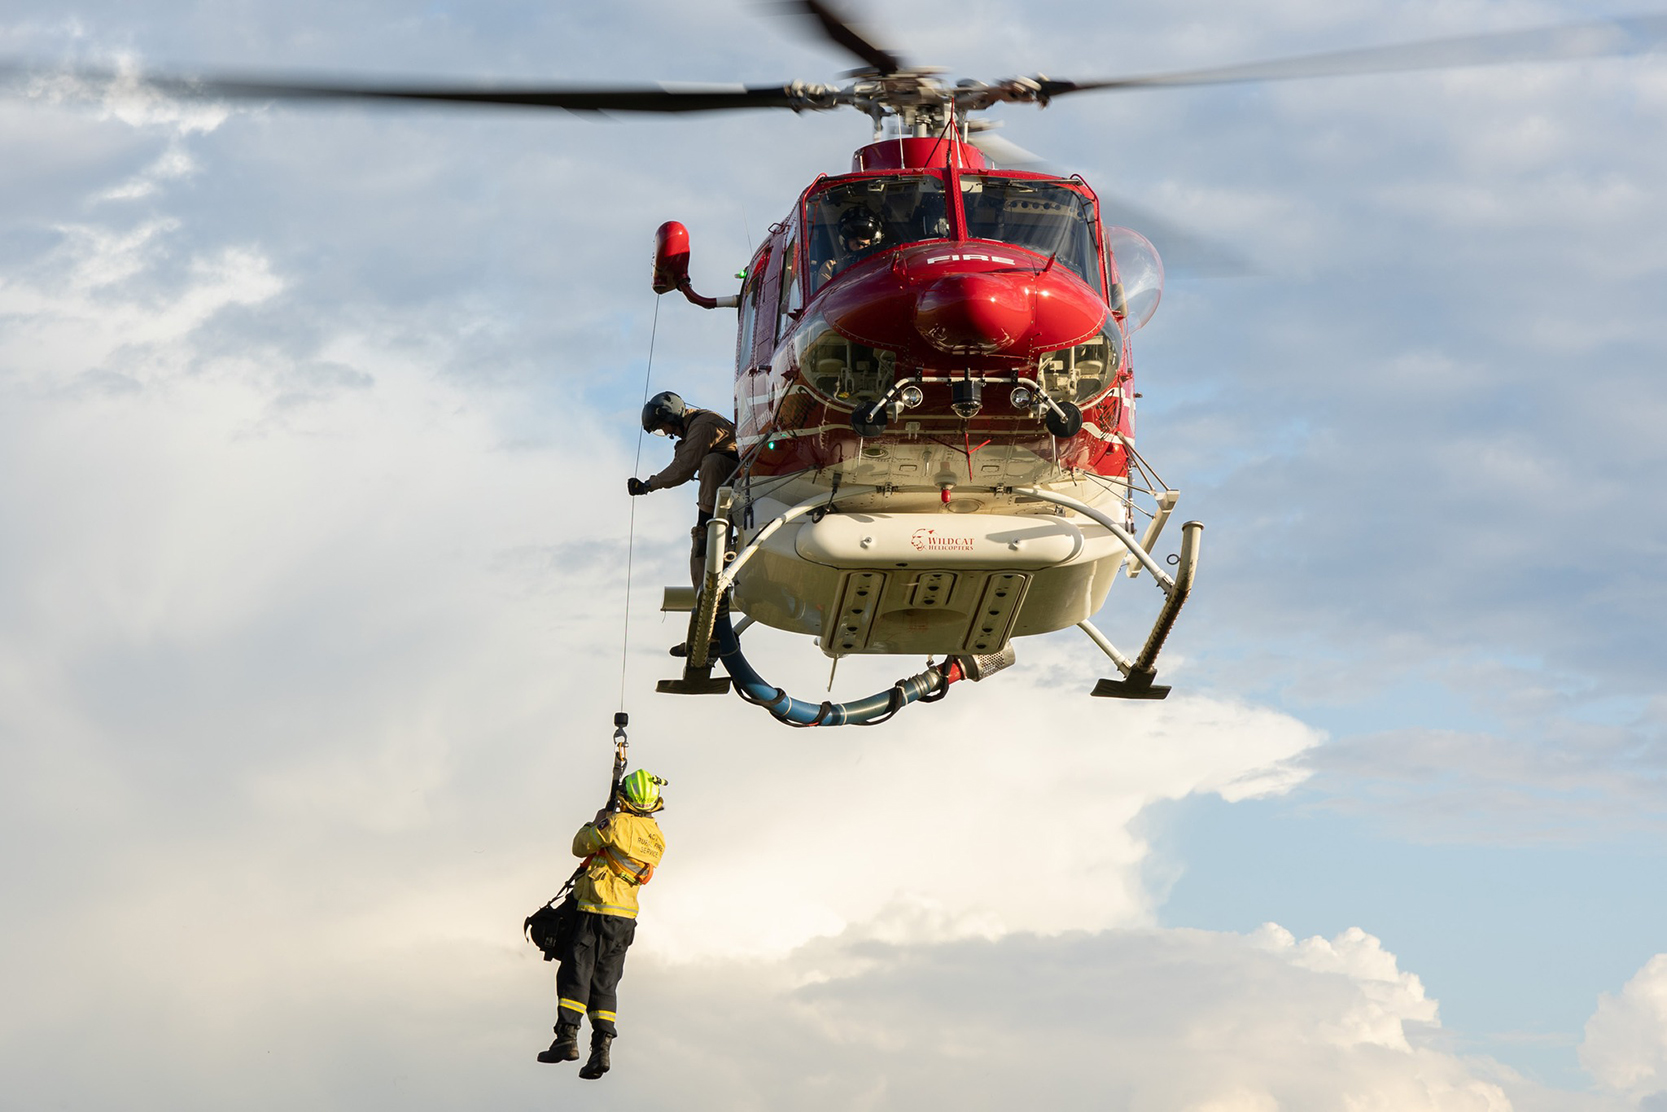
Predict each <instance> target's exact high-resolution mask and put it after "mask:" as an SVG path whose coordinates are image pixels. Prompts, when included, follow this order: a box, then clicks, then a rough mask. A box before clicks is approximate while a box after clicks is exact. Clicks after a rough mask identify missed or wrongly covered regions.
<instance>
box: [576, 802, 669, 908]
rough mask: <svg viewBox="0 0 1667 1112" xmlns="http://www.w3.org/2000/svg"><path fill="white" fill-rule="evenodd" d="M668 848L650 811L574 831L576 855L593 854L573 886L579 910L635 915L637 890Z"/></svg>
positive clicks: (625, 813)
mask: <svg viewBox="0 0 1667 1112" xmlns="http://www.w3.org/2000/svg"><path fill="white" fill-rule="evenodd" d="M665 852H666V840H665V838H664V837H662V836H661V834H660V824H659V823H657V822H655V821H654V819H653V818H652V817H650V816H648V815H633V814H629V813H627V812H623V811H622V812H620V813H619V814H616V815H614V816H613V818H611V819H609V820H608V822H607V824H606V825H604V826H603V827H602V828H601V829H600V830H599V829H597V828H596V825H595V824H594V823H588V822H587V823H585V824H584V825H583V826H581V827H580V828H579V832H578V833H577V834H575V835H573V856H575V857H589V858H590V864H589V865H588V866H587V867H586V869H585V871H584V875H583V876H581V877H580V878H579V882H578V883H577V884H575V885H574V886H573V895H574V897H575V898H576V899H577V900H578V901H579V910H580V911H594V912H597V913H599V914H602V915H622V916H624V917H625V918H627V919H635V918H636V917H637V889H638V888H641V887H642V886H643V885H644V884H646V883H648V878H649V877H650V876H652V875H653V873H654V869H655V867H656V866H658V865H659V864H660V855H661V854H663V853H665Z"/></svg>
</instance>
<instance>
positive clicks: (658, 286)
mask: <svg viewBox="0 0 1667 1112" xmlns="http://www.w3.org/2000/svg"><path fill="white" fill-rule="evenodd" d="M672 290H677V291H679V292H680V293H682V294H683V296H684V297H686V298H688V299H689V301H690V303H692V304H695V305H699V306H700V307H701V308H702V309H733V308H735V307H736V306H737V305H739V304H740V303H741V299H740V297H739V296H731V297H703V296H701V295H700V294H698V293H696V292H695V290H694V287H693V286H692V285H691V284H690V282H689V229H688V228H686V227H684V226H683V225H682V224H680V223H678V222H677V221H676V220H668V221H666V222H665V223H664V224H661V225H660V228H659V230H658V231H656V232H655V233H654V292H655V293H670V292H671V291H672Z"/></svg>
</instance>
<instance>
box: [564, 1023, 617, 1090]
mask: <svg viewBox="0 0 1667 1112" xmlns="http://www.w3.org/2000/svg"><path fill="white" fill-rule="evenodd" d="M613 1041H614V1037H613V1036H612V1035H602V1034H598V1033H597V1032H595V1031H592V1032H591V1033H590V1061H588V1062H586V1063H585V1064H584V1065H582V1066H580V1067H579V1076H580V1077H582V1078H584V1079H585V1080H586V1081H595V1080H596V1079H597V1078H598V1077H601V1076H602V1075H603V1074H605V1073H607V1072H608V1046H609V1044H611V1043H612V1042H613ZM574 1057H578V1055H574Z"/></svg>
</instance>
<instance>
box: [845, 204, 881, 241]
mask: <svg viewBox="0 0 1667 1112" xmlns="http://www.w3.org/2000/svg"><path fill="white" fill-rule="evenodd" d="M839 239H840V242H841V243H843V244H844V245H845V249H846V250H847V251H863V250H867V249H868V248H871V247H874V246H877V245H878V244H879V242H880V239H881V228H880V218H879V217H878V216H876V215H875V214H874V213H872V212H869V211H868V210H867V209H865V208H853V209H847V210H846V211H845V215H844V216H841V217H840V218H839ZM853 241H856V242H853Z"/></svg>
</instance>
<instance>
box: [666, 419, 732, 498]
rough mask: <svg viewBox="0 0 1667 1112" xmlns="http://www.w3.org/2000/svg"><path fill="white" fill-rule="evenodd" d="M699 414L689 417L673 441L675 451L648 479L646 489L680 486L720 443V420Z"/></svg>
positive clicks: (722, 431) (696, 470)
mask: <svg viewBox="0 0 1667 1112" xmlns="http://www.w3.org/2000/svg"><path fill="white" fill-rule="evenodd" d="M703 417H704V415H700V416H696V417H694V418H693V419H691V420H690V422H689V428H688V431H687V432H686V433H684V435H683V437H682V439H680V440H678V442H677V451H676V452H675V453H674V454H673V455H672V457H671V463H670V464H669V465H668V466H667V467H666V469H665V470H664V471H662V472H660V473H659V474H658V475H653V476H651V477H650V478H649V480H648V489H649V490H666V489H668V488H670V487H674V486H682V485H683V484H684V483H686V482H688V481H689V480H690V479H692V478H694V477H695V476H696V475H698V474H700V461H701V460H703V459H705V458H706V454H707V453H708V452H710V451H711V450H712V449H713V448H715V447H717V446H718V445H719V444H720V443H722V441H723V438H724V432H725V430H724V426H723V422H722V421H714V420H711V419H709V418H706V419H703Z"/></svg>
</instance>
